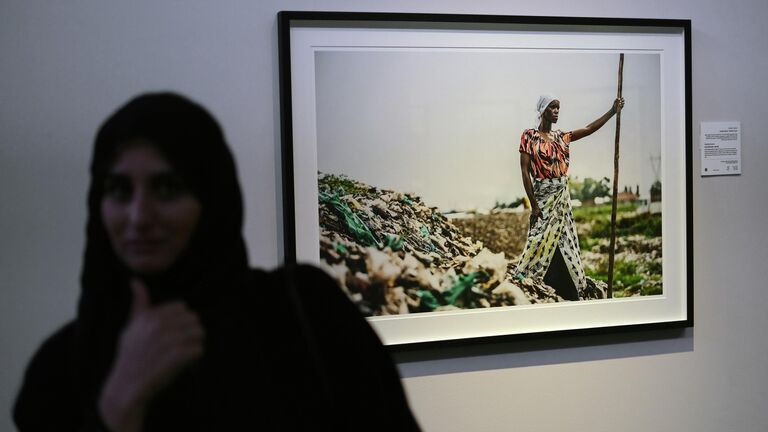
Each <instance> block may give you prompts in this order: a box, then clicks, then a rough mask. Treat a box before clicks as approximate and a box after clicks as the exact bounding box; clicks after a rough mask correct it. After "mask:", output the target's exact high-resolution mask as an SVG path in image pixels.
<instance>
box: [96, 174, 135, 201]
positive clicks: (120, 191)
mask: <svg viewBox="0 0 768 432" xmlns="http://www.w3.org/2000/svg"><path fill="white" fill-rule="evenodd" d="M103 193H104V197H106V198H110V199H113V200H116V201H129V200H130V199H131V194H132V193H133V188H132V187H131V183H130V182H129V181H128V180H127V179H124V178H120V177H108V178H107V179H106V180H104V192H103Z"/></svg>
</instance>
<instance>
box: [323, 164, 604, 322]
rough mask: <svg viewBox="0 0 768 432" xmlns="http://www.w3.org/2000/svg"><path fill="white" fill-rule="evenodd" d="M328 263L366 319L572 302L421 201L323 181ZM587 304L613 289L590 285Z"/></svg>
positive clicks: (336, 179) (328, 178) (344, 180)
mask: <svg viewBox="0 0 768 432" xmlns="http://www.w3.org/2000/svg"><path fill="white" fill-rule="evenodd" d="M318 195H319V199H318V201H319V209H320V258H321V262H322V264H323V266H324V267H325V268H326V270H328V271H329V273H331V274H332V275H333V276H334V277H335V278H336V279H337V280H338V282H339V284H340V285H341V287H342V289H344V290H345V291H346V293H347V295H349V297H350V298H351V299H352V300H353V301H354V302H355V303H356V304H357V305H358V306H359V307H360V309H361V310H362V311H363V313H364V314H366V315H394V314H406V313H416V312H433V311H445V310H456V309H470V308H488V307H498V306H513V305H524V304H536V303H552V302H559V301H565V300H563V299H562V298H561V297H559V296H558V295H557V294H555V290H554V289H553V288H551V287H549V286H547V285H544V284H543V283H541V281H534V280H532V279H530V278H523V277H520V276H518V275H515V274H514V271H515V263H516V262H517V259H516V258H517V257H509V258H508V257H505V254H504V253H503V252H497V253H494V252H492V251H491V250H489V249H488V248H486V247H484V246H483V244H482V242H479V241H475V240H473V239H471V238H470V237H468V236H467V235H465V233H463V232H462V231H461V230H460V229H459V228H458V227H456V226H455V225H454V224H452V223H451V222H450V221H449V220H448V219H447V218H446V217H445V216H444V215H443V214H441V213H440V212H439V211H438V209H437V208H436V207H429V206H427V205H426V204H424V203H423V202H422V200H421V198H420V197H418V196H416V195H413V194H409V193H401V192H396V191H391V190H381V189H378V188H376V187H373V186H369V185H366V184H364V183H361V182H358V181H355V180H352V179H349V178H348V177H345V176H337V175H332V174H322V173H321V174H320V175H319V194H318ZM588 285H589V289H587V290H586V292H585V293H584V295H585V298H602V296H604V294H603V293H604V292H605V286H604V285H605V284H604V283H602V282H599V281H592V280H588Z"/></svg>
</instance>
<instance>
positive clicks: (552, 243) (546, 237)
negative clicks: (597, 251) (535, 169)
mask: <svg viewBox="0 0 768 432" xmlns="http://www.w3.org/2000/svg"><path fill="white" fill-rule="evenodd" d="M533 195H534V197H536V203H537V204H538V205H539V208H540V209H541V212H542V217H540V218H539V219H537V220H536V223H535V224H534V225H533V226H532V227H529V228H528V238H527V239H526V242H525V248H524V249H523V254H522V255H521V256H520V262H519V263H518V264H517V270H516V273H517V274H522V275H523V276H524V277H529V278H532V279H538V280H543V279H544V275H545V274H546V273H547V270H548V269H549V264H550V263H551V262H552V257H553V256H554V254H555V250H556V249H557V248H560V253H561V254H562V256H563V259H564V260H565V264H566V267H568V273H569V274H570V276H571V280H573V284H574V285H575V286H576V289H577V290H578V292H579V297H583V293H584V290H585V288H586V286H587V282H586V279H585V277H584V267H583V266H582V264H581V256H580V255H579V237H578V235H577V234H576V224H575V223H574V222H573V210H572V208H571V194H570V193H569V192H568V177H559V178H554V179H535V181H534V184H533Z"/></svg>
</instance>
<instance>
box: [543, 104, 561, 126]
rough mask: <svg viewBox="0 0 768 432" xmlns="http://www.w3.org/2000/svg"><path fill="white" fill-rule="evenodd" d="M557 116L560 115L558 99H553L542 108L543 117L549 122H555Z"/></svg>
mask: <svg viewBox="0 0 768 432" xmlns="http://www.w3.org/2000/svg"><path fill="white" fill-rule="evenodd" d="M558 117H560V101H559V100H557V99H555V100H553V101H552V102H550V103H549V105H547V109H545V110H544V118H545V119H547V120H548V121H549V122H551V123H557V118H558Z"/></svg>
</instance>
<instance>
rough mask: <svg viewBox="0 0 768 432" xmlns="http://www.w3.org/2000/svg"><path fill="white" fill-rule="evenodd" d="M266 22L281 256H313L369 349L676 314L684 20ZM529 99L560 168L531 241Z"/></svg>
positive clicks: (684, 177)
mask: <svg viewBox="0 0 768 432" xmlns="http://www.w3.org/2000/svg"><path fill="white" fill-rule="evenodd" d="M278 21H279V25H278V31H279V44H280V47H279V53H280V95H281V121H282V131H281V132H282V151H283V212H284V232H283V235H284V247H285V260H286V262H288V263H290V262H296V261H299V262H309V263H314V264H317V265H320V266H322V267H323V268H325V269H326V270H328V271H329V272H330V273H331V274H332V275H333V276H334V277H336V278H337V279H338V280H339V282H340V284H341V285H342V288H343V289H344V290H345V291H346V292H347V294H348V295H349V296H350V298H351V299H352V300H353V301H354V302H355V303H357V304H358V305H359V306H360V308H361V310H362V311H364V312H365V313H366V314H367V315H369V318H368V319H369V321H370V323H371V324H372V326H373V327H374V328H375V330H376V331H377V332H378V334H379V335H380V337H381V338H382V340H383V342H384V343H385V344H387V345H393V346H403V345H409V346H413V345H417V346H423V345H424V344H444V343H466V342H469V341H478V340H482V341H488V340H498V339H509V338H515V337H523V336H526V337H531V336H545V335H546V336H551V335H563V334H588V333H595V332H607V331H624V330H638V329H659V328H670V327H685V326H692V325H693V307H692V305H693V287H692V283H693V278H692V262H693V260H692V226H691V223H692V215H691V209H692V205H691V160H692V159H691V146H692V142H691V87H690V76H691V60H690V46H691V45H690V35H691V30H690V21H687V20H657V19H653V20H645V19H613V18H566V17H524V16H479V15H478V16H475V15H433V14H377V13H337V12H280V13H279V15H278ZM620 59H621V60H620ZM620 63H621V66H620ZM544 94H553V95H555V99H557V100H558V101H559V102H560V111H559V116H558V117H557V118H555V122H554V123H555V124H553V125H552V129H553V130H562V131H563V133H564V134H563V135H560V138H557V137H555V138H552V139H554V140H555V143H554V144H556V145H557V148H558V149H559V151H560V153H559V156H557V158H555V156H552V155H551V154H550V153H547V151H545V150H542V148H543V147H537V148H536V150H534V152H542V153H540V154H538V156H537V157H538V158H539V159H537V160H542V161H544V162H542V163H548V162H547V161H549V163H553V161H557V163H560V164H562V163H563V161H564V159H568V168H567V176H563V177H562V178H567V183H565V184H567V186H565V187H564V189H560V191H561V192H559V193H561V195H558V197H560V198H559V199H561V200H562V204H563V205H562V206H560V207H559V210H553V209H554V207H545V208H544V209H543V211H544V216H545V218H548V219H547V221H548V222H546V223H547V224H549V223H551V221H553V220H555V219H557V218H559V219H558V220H560V222H559V225H558V224H554V225H552V226H556V228H552V229H549V228H548V229H547V230H545V234H544V235H549V236H551V237H550V238H548V240H545V241H541V238H539V239H538V240H537V239H536V238H535V237H531V236H532V235H533V234H530V233H531V231H529V222H530V210H529V208H530V200H529V199H528V196H529V194H528V193H527V192H526V189H525V187H524V182H523V174H522V172H523V169H522V168H521V167H522V166H523V165H522V164H521V150H522V149H521V141H523V138H524V135H525V132H524V131H526V130H529V129H531V128H534V129H535V128H537V126H539V125H540V118H539V117H538V112H537V102H538V101H539V97H540V96H541V95H544ZM619 95H621V97H622V98H623V99H624V101H625V106H624V108H623V109H622V110H621V111H620V114H619V115H613V116H611V118H610V119H609V120H608V122H607V123H605V124H604V125H603V126H602V127H601V128H600V129H599V130H597V131H595V132H594V133H592V134H591V135H590V136H586V137H583V138H582V139H580V140H579V141H578V142H575V140H574V142H571V143H568V144H566V143H565V139H564V136H565V132H568V131H574V130H579V129H582V128H584V127H585V126H587V125H589V124H593V122H594V121H595V120H598V119H599V118H601V117H602V116H603V114H605V113H606V112H608V113H609V114H610V113H611V110H612V106H613V104H614V100H615V99H617V97H618V96H619ZM550 120H551V118H550ZM617 131H618V132H617ZM555 135H556V134H555ZM582 135H583V134H582ZM569 136H570V137H574V136H576V135H575V134H571V135H569ZM548 139H549V138H546V137H545V138H543V140H544V141H547V140H548ZM550 148H551V147H550ZM617 150H618V159H616V153H617ZM564 155H565V156H564ZM533 157H534V156H533V155H531V156H530V158H533ZM547 157H552V158H555V159H547ZM617 160H618V162H617ZM616 174H618V176H617V175H616ZM532 184H536V181H532ZM534 188H535V187H534ZM662 190H663V194H662V193H661V192H662ZM563 191H564V192H563ZM532 193H533V195H534V199H535V200H537V201H538V200H539V199H540V198H541V197H542V196H544V195H536V194H543V193H544V192H541V190H538V189H537V190H536V191H533V192H532ZM662 196H663V199H662ZM544 198H547V197H546V196H544ZM550 203H551V201H550ZM614 203H615V204H616V205H615V206H614V205H613V204H614ZM540 204H541V206H545V203H544V201H542V202H541V203H540ZM542 220H543V219H539V220H538V221H536V222H534V223H539V222H542ZM614 221H615V222H614ZM565 232H568V233H572V234H573V237H574V238H572V239H571V242H570V243H568V244H567V243H566V242H565V238H566V237H568V236H566V235H565V234H564V233H565ZM529 237H531V238H529ZM612 237H613V239H614V240H613V241H612V240H611V238H612ZM575 239H577V240H575ZM537 241H538V243H537ZM527 243H530V245H529V247H528V249H526V244H527ZM574 243H575V244H574ZM544 244H547V245H548V246H546V247H545V245H544ZM536 245H538V246H536ZM553 245H554V250H555V252H552V250H553ZM558 253H559V254H560V256H561V257H562V258H564V259H561V260H559V261H558V264H554V262H555V258H550V257H554V256H556V254H558ZM524 254H532V255H530V256H529V258H530V259H529V260H528V264H529V265H528V266H526V265H523V264H521V256H522V255H524ZM574 256H575V257H576V258H574ZM531 257H533V258H531ZM535 260H539V261H540V264H541V265H543V267H544V271H545V272H546V273H542V270H541V269H539V273H536V272H534V270H533V267H530V263H531V262H533V261H535ZM550 268H551V269H553V270H551V271H550ZM556 268H559V269H560V270H559V274H560V276H559V279H558V278H557V277H558V276H557V275H556V274H557V273H558V272H557V271H556V270H554V269H556ZM581 272H583V273H581ZM537 275H538V276H537ZM563 275H565V281H566V282H563ZM582 275H583V276H582ZM553 277H554V279H552V278H553ZM581 278H583V279H581ZM608 279H610V281H609V280H608ZM569 283H570V284H571V285H569V286H570V288H568V287H565V285H563V287H560V286H559V285H558V284H569ZM609 284H610V287H609V286H608V285H609ZM573 288H576V290H577V292H578V295H579V297H578V299H577V300H573V301H568V300H565V299H566V298H568V296H567V295H565V294H563V293H565V292H567V290H568V289H573ZM609 291H610V293H609Z"/></svg>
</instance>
